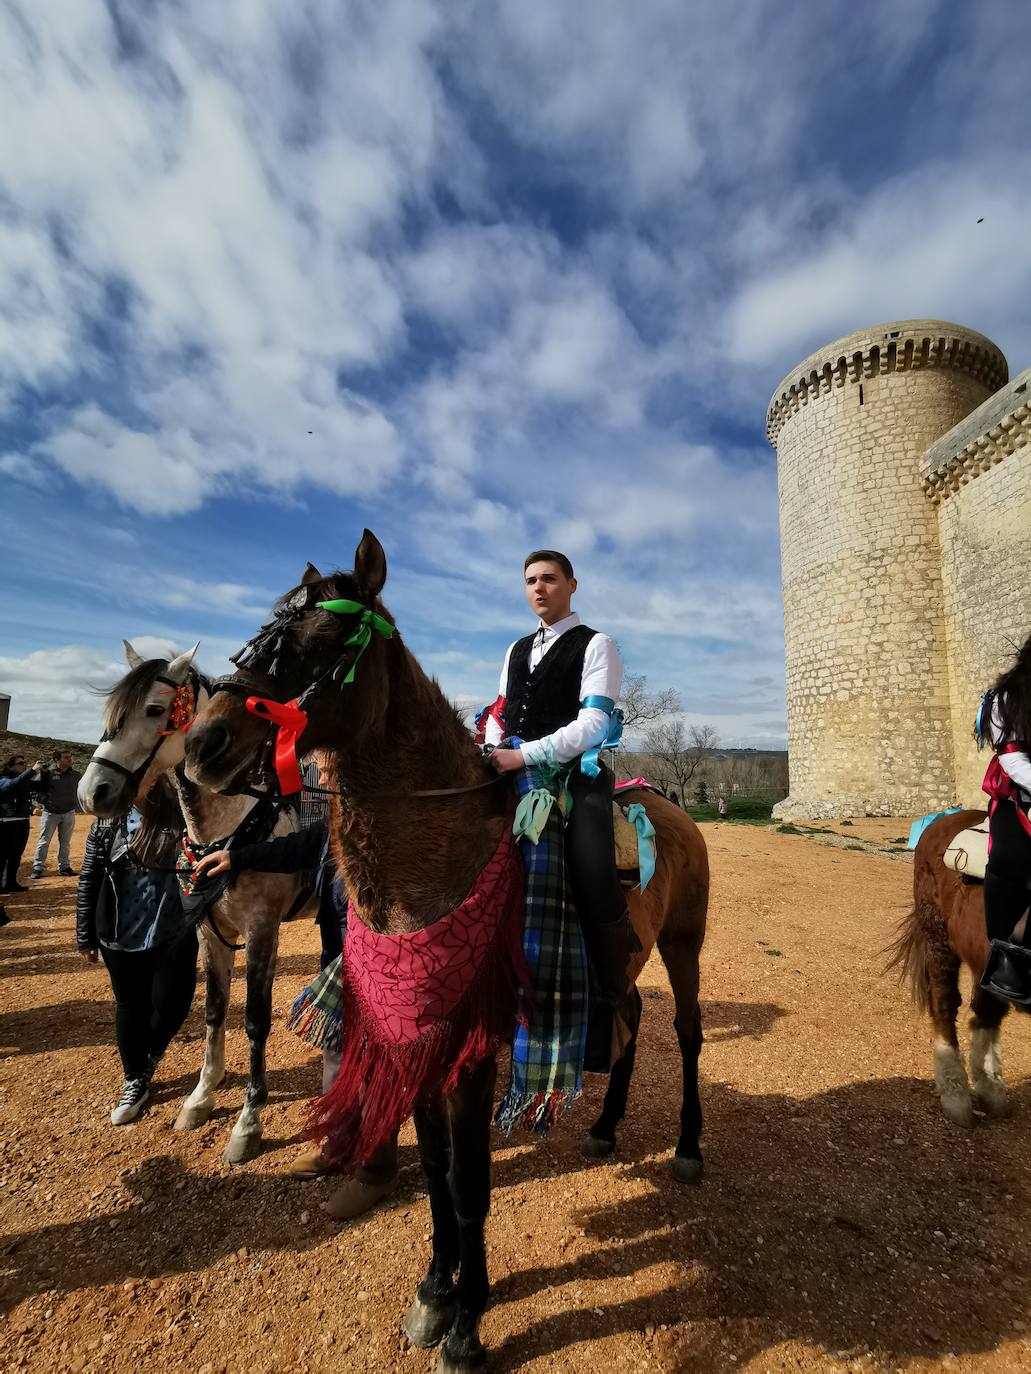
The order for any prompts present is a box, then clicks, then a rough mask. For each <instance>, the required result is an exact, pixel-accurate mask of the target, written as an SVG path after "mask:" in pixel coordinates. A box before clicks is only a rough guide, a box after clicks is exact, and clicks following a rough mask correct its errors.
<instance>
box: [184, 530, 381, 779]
mask: <svg viewBox="0 0 1031 1374" xmlns="http://www.w3.org/2000/svg"><path fill="white" fill-rule="evenodd" d="M386 580H387V560H386V555H385V554H384V552H383V547H382V545H381V544H380V542H379V540H378V539H377V538H376V536H375V535H374V534H373V533H372V532H371V531H370V530H366V531H365V533H364V534H363V536H362V540H361V543H360V544H359V545H358V548H357V550H356V551H355V559H354V571H353V572H351V573H344V572H336V573H333V574H331V575H330V576H329V577H323V576H322V574H321V573H320V572H319V571H318V569H317V568H315V567H313V566H312V564H311V563H309V564H308V566H307V568H306V569H305V572H304V576H303V577H302V578H301V581H300V582H299V583H298V585H297V586H296V587H294V588H293V589H292V590H291V591H289V592H287V593H286V594H285V595H284V596H282V597H280V599H279V600H278V601H277V602H276V606H275V610H274V614H273V618H272V620H271V621H269V622H268V624H266V625H264V626H262V627H261V629H260V630H259V631H258V632H257V634H256V635H255V636H254V638H253V639H251V640H249V641H248V643H247V644H246V645H245V646H244V647H243V649H241V650H240V652H239V653H238V654H237V655H236V656H235V658H234V659H233V662H234V663H236V664H237V672H236V673H235V674H234V675H233V676H232V678H227V679H223V680H222V681H221V683H220V684H218V687H217V688H216V691H215V694H214V695H213V696H212V698H211V700H210V701H209V702H208V704H207V705H206V706H205V707H204V709H203V710H202V711H201V712H200V713H199V714H198V716H197V718H196V720H195V721H194V723H193V725H192V726H191V727H190V731H189V734H188V735H187V740H186V771H187V774H188V776H189V777H190V778H191V779H192V780H193V781H194V782H198V783H202V784H203V785H204V786H206V787H211V788H215V789H216V790H218V791H222V792H234V791H239V790H240V789H241V788H243V787H244V786H246V784H247V780H248V777H249V776H250V775H252V774H253V773H254V771H255V770H256V769H258V768H259V767H262V766H264V767H265V770H266V771H267V768H268V766H269V765H270V762H271V751H272V748H273V746H274V736H275V727H274V726H273V725H271V724H270V723H269V721H268V720H267V719H266V718H263V717H262V716H259V715H255V714H253V713H252V712H251V711H250V710H248V708H247V701H248V698H250V697H260V698H265V699H266V700H268V701H270V702H276V703H279V704H286V703H293V702H298V703H299V704H300V706H301V708H302V709H303V711H304V712H305V714H306V715H307V724H306V725H305V726H304V728H303V731H302V732H301V734H300V735H299V737H298V739H297V754H298V757H300V756H301V755H303V754H306V753H309V752H310V751H311V750H312V749H333V750H336V751H337V752H338V753H339V752H344V753H346V752H349V751H351V750H353V749H355V748H358V747H360V746H361V743H362V741H363V740H367V739H368V738H369V737H370V736H372V735H374V734H376V733H378V731H379V727H380V726H381V724H382V721H383V719H384V716H385V713H386V709H387V704H388V701H389V697H390V691H389V688H390V673H391V662H392V661H393V660H394V659H395V658H396V656H397V655H400V654H401V653H402V652H403V650H402V648H401V644H400V640H399V639H398V638H397V637H396V636H393V637H388V634H387V631H388V630H389V629H390V628H392V625H393V621H392V619H391V617H390V614H389V612H388V611H387V610H386V609H385V608H384V606H383V604H382V602H381V601H380V599H379V597H380V592H381V591H382V590H383V585H384V583H385V582H386ZM327 601H328V602H339V601H345V602H351V603H353V604H354V606H356V607H358V608H360V609H354V610H352V609H346V608H338V609H337V610H327V609H325V608H324V607H321V606H320V605H319V604H318V603H319V602H327ZM366 611H371V612H373V613H374V615H375V617H376V620H378V622H379V623H378V625H377V623H376V620H373V619H370V618H369V617H367V616H366V615H364V612H366ZM352 669H353V670H354V675H353V679H352V680H351V681H346V680H345V679H347V678H348V677H349V676H350V673H351V670H352ZM219 688H220V689H219Z"/></svg>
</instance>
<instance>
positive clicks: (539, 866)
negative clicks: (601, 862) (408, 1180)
mask: <svg viewBox="0 0 1031 1374" xmlns="http://www.w3.org/2000/svg"><path fill="white" fill-rule="evenodd" d="M553 771H554V770H547V772H545V770H542V769H536V768H526V769H524V770H522V771H521V772H519V773H517V774H516V781H517V784H518V787H519V792H520V795H521V796H526V795H527V794H528V793H530V792H531V791H533V790H534V789H535V788H539V787H547V788H548V790H549V791H550V792H551V793H552V795H553V796H554V797H555V802H554V804H553V805H552V808H551V813H550V815H549V816H548V820H547V823H546V824H545V827H544V830H543V832H542V834H541V838H540V841H539V843H538V844H531V843H530V841H529V840H527V839H521V840H520V842H519V848H520V850H521V851H522V855H523V862H524V866H525V869H526V913H525V918H524V928H523V952H524V954H525V955H526V962H527V964H528V965H529V969H530V980H531V986H532V987H533V992H534V1001H533V1005H532V1006H524V1008H523V1016H522V1017H521V1018H520V1022H519V1024H518V1025H517V1026H516V1031H515V1039H514V1042H513V1045H512V1073H511V1077H510V1079H509V1084H508V1091H507V1093H506V1094H505V1098H504V1101H503V1102H502V1103H501V1106H500V1107H499V1108H498V1110H497V1113H496V1115H495V1118H494V1120H495V1124H496V1125H497V1126H499V1127H500V1128H501V1130H502V1131H504V1132H505V1134H506V1135H507V1134H509V1133H511V1131H512V1130H513V1129H514V1127H515V1126H517V1125H518V1124H520V1123H522V1124H523V1125H524V1126H526V1127H527V1129H528V1130H532V1131H535V1132H536V1133H537V1134H538V1135H547V1133H548V1129H549V1128H550V1127H551V1126H552V1125H553V1124H554V1122H555V1120H556V1118H557V1117H558V1115H559V1113H560V1112H561V1111H562V1109H563V1108H564V1107H566V1106H568V1105H569V1104H570V1103H571V1102H572V1101H573V1100H574V1099H575V1098H576V1097H577V1096H578V1095H579V1093H580V1089H581V1086H582V1080H583V1060H584V1043H585V1041H586V1038H587V988H588V980H587V955H586V951H585V949H584V942H583V935H582V933H581V930H580V922H579V919H578V918H577V914H576V909H575V907H574V906H573V902H572V898H571V896H570V894H569V889H568V885H567V881H566V866H565V855H564V851H563V836H562V831H563V820H562V812H561V808H560V806H559V804H558V798H559V794H560V791H561V782H560V781H559V780H557V779H554V778H553V777H552V776H550V775H551V774H553Z"/></svg>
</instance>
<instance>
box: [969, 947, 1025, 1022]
mask: <svg viewBox="0 0 1031 1374" xmlns="http://www.w3.org/2000/svg"><path fill="white" fill-rule="evenodd" d="M1008 961H1013V963H1015V964H1016V965H1017V966H1018V968H1020V969H1021V970H1022V971H1023V973H1024V975H1025V977H1024V988H1023V992H1017V991H1015V990H1013V989H1012V988H1009V987H1007V986H1006V985H1005V984H1004V985H1002V986H999V985H997V984H996V983H995V982H994V981H993V980H994V978H995V976H996V974H997V973H999V972H1001V969H1000V965H1002V964H1003V963H1004V962H1008ZM980 988H981V990H982V991H984V992H987V993H990V994H991V996H992V997H998V998H999V999H1000V1000H1001V1001H1003V1002H1008V1003H1010V1005H1011V1006H1014V1007H1017V1008H1018V1009H1019V1010H1020V1011H1026V1012H1031V949H1028V948H1027V946H1026V945H1016V944H1013V943H1012V942H1011V941H1009V940H993V941H992V942H991V951H990V953H989V955H988V962H987V963H986V964H985V966H984V973H983V974H982V975H981V982H980Z"/></svg>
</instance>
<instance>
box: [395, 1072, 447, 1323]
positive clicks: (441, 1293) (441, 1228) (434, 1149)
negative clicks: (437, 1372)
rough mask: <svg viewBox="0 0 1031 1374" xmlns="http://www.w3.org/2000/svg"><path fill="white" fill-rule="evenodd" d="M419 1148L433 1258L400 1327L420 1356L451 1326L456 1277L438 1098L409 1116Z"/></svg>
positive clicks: (444, 1118) (441, 1109) (442, 1113)
mask: <svg viewBox="0 0 1031 1374" xmlns="http://www.w3.org/2000/svg"><path fill="white" fill-rule="evenodd" d="M413 1119H414V1121H415V1134H416V1137H417V1139H418V1142H419V1161H420V1163H421V1164H422V1171H423V1174H424V1175H425V1177H426V1189H427V1192H428V1193H429V1199H430V1218H431V1221H432V1226H433V1242H432V1244H433V1253H432V1256H431V1258H430V1267H429V1269H427V1271H426V1277H425V1278H424V1279H423V1281H422V1283H420V1284H419V1287H418V1290H417V1292H416V1295H415V1302H413V1303H412V1306H411V1307H410V1308H409V1310H408V1315H407V1316H406V1317H405V1319H404V1322H403V1323H402V1327H403V1330H404V1333H405V1335H406V1336H407V1337H408V1339H409V1340H410V1341H411V1342H412V1344H413V1345H416V1346H418V1347H419V1349H420V1350H430V1349H432V1348H433V1347H434V1346H436V1345H439V1344H440V1342H441V1341H442V1340H443V1339H444V1337H445V1336H446V1335H447V1333H448V1332H449V1331H450V1330H451V1327H452V1324H453V1323H454V1320H455V1311H456V1301H455V1284H454V1275H455V1270H456V1269H457V1268H458V1216H457V1214H456V1212H455V1204H454V1200H453V1198H452V1196H451V1185H450V1183H449V1182H448V1173H449V1172H450V1168H451V1138H450V1131H449V1128H448V1120H447V1109H446V1107H445V1105H444V1099H443V1098H436V1099H435V1100H434V1101H432V1102H429V1103H427V1104H426V1105H425V1106H421V1107H416V1109H415V1111H414V1113H413Z"/></svg>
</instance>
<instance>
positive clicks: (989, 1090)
mask: <svg viewBox="0 0 1031 1374" xmlns="http://www.w3.org/2000/svg"><path fill="white" fill-rule="evenodd" d="M974 1101H975V1102H976V1104H977V1105H978V1107H980V1108H981V1110H982V1111H983V1112H984V1114H985V1116H991V1117H994V1118H995V1119H996V1120H997V1121H1002V1120H1005V1118H1006V1117H1008V1116H1010V1115H1011V1114H1012V1112H1013V1107H1012V1105H1011V1103H1010V1100H1009V1096H1008V1095H1007V1092H1006V1089H1005V1087H1004V1085H1003V1084H1002V1083H993V1082H988V1083H980V1084H978V1086H977V1087H976V1088H975V1089H974Z"/></svg>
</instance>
